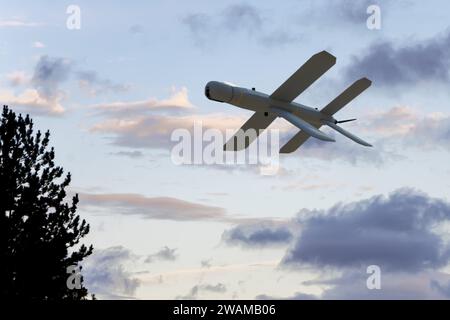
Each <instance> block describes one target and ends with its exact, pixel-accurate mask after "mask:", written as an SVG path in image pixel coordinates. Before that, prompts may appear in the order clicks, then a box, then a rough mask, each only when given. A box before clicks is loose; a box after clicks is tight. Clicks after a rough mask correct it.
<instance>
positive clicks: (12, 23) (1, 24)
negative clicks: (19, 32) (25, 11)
mask: <svg viewBox="0 0 450 320" xmlns="http://www.w3.org/2000/svg"><path fill="white" fill-rule="evenodd" d="M39 26H42V23H38V22H30V21H24V20H21V19H11V20H0V28H18V27H39Z"/></svg>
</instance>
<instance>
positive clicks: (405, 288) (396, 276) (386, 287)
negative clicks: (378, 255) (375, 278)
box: [320, 268, 449, 300]
mask: <svg viewBox="0 0 450 320" xmlns="http://www.w3.org/2000/svg"><path fill="white" fill-rule="evenodd" d="M368 276H369V275H368V274H367V273H366V270H365V269H363V268H362V269H356V270H347V271H346V272H344V273H343V275H341V276H339V277H337V278H334V279H331V280H328V281H321V284H322V285H325V286H327V287H328V288H327V289H325V290H324V291H323V292H322V294H321V295H320V298H322V299H332V300H336V299H338V300H341V299H351V300H354V299H388V300H392V299H394V300H398V299H413V300H417V299H420V300H423V299H445V298H446V296H445V295H444V294H442V292H439V290H436V288H435V287H434V286H433V282H432V280H431V279H434V278H440V279H448V278H449V275H446V274H443V273H439V272H433V271H431V272H419V273H414V274H412V273H408V272H401V271H397V272H383V270H382V274H381V282H380V284H381V288H380V289H379V290H377V289H372V290H369V289H368V288H367V285H366V282H367V278H368ZM435 283H437V282H435Z"/></svg>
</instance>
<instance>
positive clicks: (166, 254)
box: [145, 246, 178, 263]
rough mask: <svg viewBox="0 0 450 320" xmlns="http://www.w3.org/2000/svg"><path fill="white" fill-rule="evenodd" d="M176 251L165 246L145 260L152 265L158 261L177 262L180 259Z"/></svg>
mask: <svg viewBox="0 0 450 320" xmlns="http://www.w3.org/2000/svg"><path fill="white" fill-rule="evenodd" d="M176 251H177V249H176V248H174V249H171V248H169V247H167V246H165V247H163V248H162V249H161V250H159V251H158V252H156V253H153V254H150V255H148V256H147V258H146V259H145V262H147V263H152V262H154V261H156V260H159V261H175V260H176V259H177V257H178V255H177V253H176Z"/></svg>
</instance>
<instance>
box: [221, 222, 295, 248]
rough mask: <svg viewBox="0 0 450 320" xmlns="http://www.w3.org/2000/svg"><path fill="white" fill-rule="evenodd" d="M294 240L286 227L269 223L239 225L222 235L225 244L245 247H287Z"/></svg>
mask: <svg viewBox="0 0 450 320" xmlns="http://www.w3.org/2000/svg"><path fill="white" fill-rule="evenodd" d="M292 238H293V234H292V233H291V231H290V230H289V229H288V228H287V227H286V226H284V225H274V224H269V223H259V224H241V225H237V226H235V227H233V228H232V229H230V230H227V231H225V232H224V233H223V235H222V240H223V241H225V243H227V244H230V245H242V246H244V247H265V246H276V245H285V244H288V243H289V242H290V241H291V240H292Z"/></svg>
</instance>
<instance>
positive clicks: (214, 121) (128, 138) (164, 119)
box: [90, 104, 245, 150]
mask: <svg viewBox="0 0 450 320" xmlns="http://www.w3.org/2000/svg"><path fill="white" fill-rule="evenodd" d="M153 106H154V104H153V105H151V106H143V105H139V106H132V107H131V108H130V113H132V112H133V110H138V109H142V108H152V107H153ZM166 106H168V105H166ZM111 107H112V106H111ZM114 108H115V107H113V108H111V109H110V110H112V111H111V112H116V113H118V114H120V113H122V112H123V110H124V109H122V106H118V109H117V111H115V110H114ZM157 108H165V107H164V106H161V105H158V106H157ZM110 110H108V111H107V112H108V113H109V114H111V113H110ZM125 110H126V109H125ZM244 122H245V117H240V116H230V115H227V114H193V115H162V114H156V113H152V114H141V115H135V116H131V117H119V116H117V117H115V116H113V117H108V118H106V120H104V121H101V122H99V123H97V124H95V125H94V126H92V127H91V129H90V131H91V132H94V133H104V134H112V137H111V138H112V143H113V144H115V145H119V146H123V147H135V148H150V149H166V150H169V149H170V148H171V147H173V146H174V145H175V144H177V142H176V141H171V135H172V132H174V130H176V129H187V130H189V131H190V132H192V130H193V128H194V124H195V123H197V124H198V125H200V124H201V126H202V128H203V132H204V131H205V130H207V129H210V128H213V129H219V130H221V131H225V130H226V129H236V130H237V129H238V128H239V127H240V126H241V125H242V124H243V123H244ZM205 144H206V142H205Z"/></svg>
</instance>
